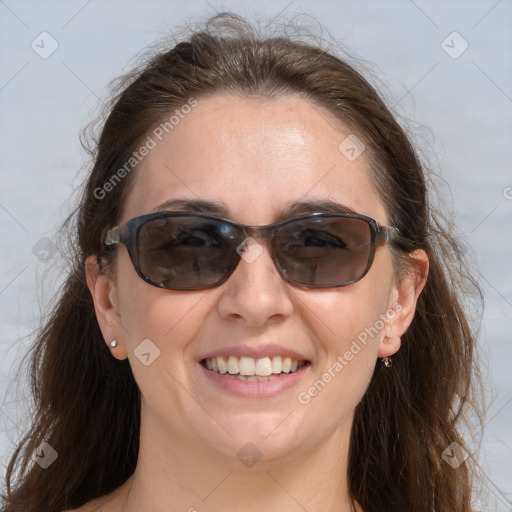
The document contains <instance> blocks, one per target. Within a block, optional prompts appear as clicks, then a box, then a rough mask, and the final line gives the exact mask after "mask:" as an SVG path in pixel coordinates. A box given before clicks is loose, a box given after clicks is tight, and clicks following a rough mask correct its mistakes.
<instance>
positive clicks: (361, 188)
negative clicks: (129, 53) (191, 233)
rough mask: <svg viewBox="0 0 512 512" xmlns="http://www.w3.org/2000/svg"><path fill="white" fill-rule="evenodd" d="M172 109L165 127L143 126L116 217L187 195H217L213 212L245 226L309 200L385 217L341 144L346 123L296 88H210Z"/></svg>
mask: <svg viewBox="0 0 512 512" xmlns="http://www.w3.org/2000/svg"><path fill="white" fill-rule="evenodd" d="M185 111H187V112H188V113H184V112H185ZM177 114H180V115H175V116H174V118H173V119H172V121H173V122H172V124H171V123H168V124H167V125H166V126H167V130H166V131H167V132H168V133H166V131H165V130H160V132H162V131H163V135H162V134H160V132H155V131H153V132H151V133H150V134H149V137H150V138H151V139H152V141H153V143H152V144H148V146H153V147H152V148H151V149H150V150H149V151H148V154H147V155H146V156H145V157H144V158H143V160H142V162H141V163H140V164H139V166H138V168H137V170H136V171H135V176H134V181H133V184H132V187H131V190H130V193H129V194H128V197H127V201H126V204H125V208H124V213H123V220H124V221H126V220H128V219H130V218H132V217H136V216H138V215H143V214H145V213H149V212H152V211H156V210H157V209H161V206H160V205H163V204H165V203H166V202H169V200H173V199H188V200H196V201H197V200H206V201H213V202H216V203H218V204H220V205H221V207H222V208H223V210H224V211H222V212H218V213H222V214H223V215H224V216H228V217H229V218H231V219H233V220H236V221H238V222H242V223H244V224H251V225H261V224H266V223H271V222H274V221H275V220H276V219H278V218H279V217H280V215H281V213H282V212H283V210H284V209H286V208H287V207H288V206H289V205H290V204H292V203H295V202H309V201H330V202H333V203H341V204H343V205H345V206H346V207H348V208H349V209H351V210H353V211H356V212H358V213H362V214H365V215H368V216H370V217H373V218H376V219H377V220H379V222H381V223H382V224H384V223H385V221H386V213H385V210H384V207H383V204H382V202H381V200H380V198H379V196H378V193H377V190H376V189H375V186H374V185H373V182H372V179H371V170H370V168H369V165H368V160H367V158H366V155H365V153H364V152H363V153H362V154H361V155H360V156H359V157H358V158H355V159H354V158H353V156H354V152H352V153H350V152H349V153H347V152H346V151H345V150H346V147H347V144H348V145H349V146H350V144H351V140H352V139H351V138H349V139H347V137H348V136H349V135H351V133H350V130H348V129H347V128H344V127H343V125H342V123H340V122H339V121H337V120H335V119H334V118H333V117H332V116H331V114H330V113H329V112H328V111H327V110H325V109H323V108H322V107H319V106H318V105H316V104H314V103H312V102H309V101H306V100H304V99H302V98H300V97H298V96H295V95H289V96H282V97H279V98H274V99H265V100H263V99H255V98H242V97H238V96H226V95H215V96H211V97H207V98H200V99H198V100H197V105H196V106H195V107H193V108H191V109H184V110H183V111H181V112H180V111H179V109H178V112H177ZM171 116H172V113H170V115H169V118H170V117H171ZM155 133H159V137H157V136H155ZM160 139H161V140H160ZM145 140H146V141H147V140H148V139H145ZM340 144H341V150H340ZM355 150H356V151H357V150H358V148H357V147H356V148H355ZM347 156H348V157H350V158H348V157H347ZM174 204H176V201H175V202H174ZM159 207H160V208H159Z"/></svg>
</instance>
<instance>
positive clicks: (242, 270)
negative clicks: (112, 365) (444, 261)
mask: <svg viewBox="0 0 512 512" xmlns="http://www.w3.org/2000/svg"><path fill="white" fill-rule="evenodd" d="M349 133H350V132H349V131H347V130H345V129H344V128H343V126H341V124H340V123H339V122H337V121H335V120H334V119H333V118H332V117H331V116H330V114H329V113H328V112H326V111H325V110H323V109H322V108H320V107H318V106H317V105H315V104H313V103H310V102H307V101H305V100H304V99H301V98H299V97H297V96H293V95H290V96H283V97H279V98H277V99H272V100H261V99H248V98H240V97H235V96H225V95H215V96H211V97H208V98H204V99H199V100H198V105H197V107H195V108H194V109H193V110H192V111H191V112H190V114H188V115H187V116H186V117H185V118H184V119H183V120H181V121H180V123H179V124H178V125H177V126H176V127H175V128H174V129H173V130H172V131H171V132H170V133H169V134H168V135H167V136H166V137H165V138H164V139H163V140H162V142H160V143H159V144H158V145H157V146H156V147H155V148H154V149H153V150H152V151H151V152H150V153H149V155H148V156H147V157H146V158H145V159H144V162H143V164H142V167H141V168H140V169H138V171H137V174H136V175H135V177H134V179H135V182H134V186H133V187H132V188H131V191H130V193H129V195H128V197H127V201H126V204H125V206H124V211H123V214H122V218H121V219H120V224H123V223H124V222H126V221H127V220H129V219H131V218H133V217H136V216H139V215H143V214H146V213H150V212H153V211H155V210H156V209H157V207H158V205H161V204H162V203H164V202H166V201H168V200H170V199H175V198H186V199H197V198H200V199H206V200H210V201H220V202H223V203H225V205H226V207H227V211H226V212H225V213H224V214H223V216H226V217H228V218H230V219H232V220H234V221H237V222H240V223H244V224H250V225H265V224H269V223H272V222H275V221H276V220H278V219H279V218H280V215H281V214H282V210H283V208H284V207H285V206H286V205H288V204H289V203H293V202H295V201H299V200H300V201H309V200H330V201H336V202H339V203H342V204H344V205H347V206H349V207H350V208H352V209H353V210H355V211H356V212H358V213H362V214H364V215H368V216H370V217H373V218H374V219H376V220H377V221H378V222H379V223H380V224H383V225H388V219H387V215H386V211H385V208H384V206H383V203H382V201H381V200H380V198H379V195H378V192H377V190H376V189H375V187H374V185H373V183H372V180H371V177H370V172H369V165H368V161H367V160H366V158H365V154H364V153H363V154H362V155H361V156H360V157H359V158H357V159H356V160H354V161H352V162H351V161H349V160H348V159H347V158H346V157H345V156H344V155H343V154H342V153H341V152H340V151H339V150H338V145H339V144H340V142H341V141H342V140H343V139H344V138H345V137H346V136H347V135H348V134H349ZM259 242H260V244H261V246H262V248H263V252H262V253H261V254H260V255H259V256H258V257H257V258H256V260H255V261H253V262H252V263H248V262H246V261H244V260H242V261H241V262H240V264H239V266H238V267H237V269H236V270H235V272H234V273H233V275H232V276H231V277H230V278H229V279H228V280H227V281H226V282H225V283H224V284H222V285H221V286H219V287H217V288H213V289H210V290H198V291H186V292H178V291H169V290H162V289H159V288H156V287H154V286H151V285H148V284H147V283H145V282H144V281H143V280H142V279H140V277H138V275H137V274H136V272H135V270H134V268H133V265H132V263H131V261H130V259H129V256H128V253H127V251H126V248H125V247H124V246H121V245H119V246H117V251H118V252H117V254H118V264H117V268H116V275H115V277H113V278H110V279H109V278H108V277H106V276H104V275H100V273H99V271H98V268H97V265H96V262H95V258H94V257H93V258H90V259H89V260H88V263H87V278H88V285H89V288H90V291H91V294H92V296H93V298H94V303H95V308H96V314H97V318H98V322H99V325H100V327H101V330H102V333H103V336H104V338H105V343H107V344H108V343H110V341H111V340H114V339H115V340H117V341H118V345H117V347H115V348H111V349H110V350H111V351H112V355H113V357H116V358H117V359H125V358H127V357H128V358H129V360H130V364H131V367H132V369H133V373H134V376H135V379H136V381H137V384H138V386H139V388H140V390H141V394H142V420H141V444H140V452H139V461H138V466H137V468H136V471H135V473H134V475H133V476H132V477H131V478H130V479H129V480H128V481H127V482H126V483H125V484H124V485H123V486H121V487H120V488H119V489H117V490H116V491H115V492H113V493H112V494H110V495H108V496H105V497H102V498H100V499H97V500H93V501H92V502H90V503H88V504H86V505H85V506H84V507H82V508H81V509H79V510H80V511H82V512H83V511H88V510H102V511H104V512H114V511H115V512H118V511H119V512H120V511H123V512H136V511H140V510H152V511H155V512H159V511H189V512H192V511H193V510H197V511H201V512H202V511H214V510H219V511H220V510H237V511H247V512H251V511H261V510H266V511H270V512H273V511H278V510H279V511H282V510H287V511H290V512H294V511H303V510H304V509H306V510H308V511H309V512H315V511H321V510H322V511H324V510H332V511H337V512H348V511H349V510H350V508H349V505H348V494H347V478H346V472H347V462H348V449H349V439H350V429H351V425H352V421H353V412H354V408H355V407H356V405H357V404H358V402H359V401H360V400H361V398H362V396H363V394H364V392H365V390H366V388H367V386H368V384H369V381H370V379H371V376H372V373H373V369H374V366H375V362H376V360H377V358H379V357H384V356H390V355H392V354H394V353H395V352H396V351H398V350H399V348H400V336H401V335H402V334H403V333H404V332H405V331H406V329H407V328H408V326H409V325H410V323H411V321H412V318H413V315H414V310H415V305H416V301H417V298H418V295H419V293H420V292H421V290H422V288H423V286H424V283H425V279H426V275H427V272H428V260H427V257H426V255H425V254H424V253H423V252H421V251H419V252H417V253H415V254H414V258H415V260H414V261H415V262H416V263H415V266H414V268H411V272H410V273H409V276H408V277H407V278H406V279H404V280H403V281H402V282H400V283H397V282H396V281H395V279H394V277H393V267H392V260H391V255H390V251H389V248H388V246H387V245H383V246H380V247H378V249H377V251H376V254H375V259H374V262H373V265H372V267H371V269H370V271H369V272H368V274H367V275H366V276H365V277H364V278H363V279H362V280H360V281H359V282H357V283H355V284H352V285H349V286H346V287H341V288H332V289H323V290H314V289H301V288H298V287H295V286H292V285H290V284H288V283H286V282H285V281H284V280H283V278H282V277H281V276H280V274H279V273H278V271H277V270H276V268H275V267H274V265H273V262H272V260H271V257H270V255H269V252H268V247H267V245H266V243H265V242H264V241H263V240H259ZM396 303H398V304H399V305H400V311H399V312H398V313H396V315H394V318H393V319H392V320H391V321H390V322H388V323H387V324H386V326H385V327H384V329H382V330H381V331H380V332H379V333H378V335H376V336H374V337H373V338H370V339H369V341H368V343H367V345H366V346H364V345H361V347H362V350H361V351H360V352H359V353H357V355H355V356H354V357H353V359H352V360H351V361H350V362H348V364H347V365H346V366H344V368H343V370H342V371H340V372H339V373H337V374H336V377H335V378H333V379H332V380H331V382H329V383H328V384H327V385H326V386H325V388H324V389H323V390H322V391H321V392H320V393H318V395H317V396H315V397H313V398H311V400H310V401H309V403H307V404H302V403H300V401H299V400H298V394H299V392H302V391H305V390H307V389H308V388H309V387H310V386H311V385H312V383H313V382H315V381H316V380H317V379H318V378H319V377H320V376H321V375H322V374H323V373H324V372H325V371H326V369H328V368H329V367H330V366H332V364H333V362H334V361H335V360H336V359H337V358H338V356H340V355H343V354H344V353H345V352H346V351H347V350H348V349H349V348H350V346H351V343H352V342H353V340H355V339H357V336H358V335H359V334H360V333H361V332H362V331H364V329H365V328H367V327H370V326H373V325H374V324H375V322H376V320H377V319H378V318H379V315H381V314H384V313H385V312H386V311H387V310H389V309H390V308H391V307H392V305H393V304H396ZM395 307H396V306H395ZM385 336H387V337H389V340H385ZM144 339H150V340H151V341H152V343H154V344H155V345H156V346H157V347H158V348H159V350H160V356H159V357H158V358H157V359H156V360H155V361H154V362H153V363H152V364H151V365H149V366H145V365H143V364H141V362H140V361H139V360H138V359H137V358H136V357H135V355H134V350H135V349H136V348H137V346H138V345H139V344H140V343H141V341H142V340H144ZM269 342H270V343H273V344H277V345H279V346H280V347H283V348H285V349H290V350H294V351H297V352H299V353H300V354H302V355H304V356H305V358H306V359H308V360H309V361H310V363H311V366H310V367H309V368H307V370H306V371H303V373H302V375H301V377H300V379H299V380H298V381H297V383H296V384H295V385H294V386H292V387H291V388H288V389H286V390H283V391H281V392H280V393H279V394H277V395H276V396H272V397H267V398H248V397H240V396H235V395H233V394H232V393H230V392H228V391H226V390H224V389H222V388H219V387H218V386H216V385H215V384H212V382H211V381H210V380H209V379H207V378H206V377H205V376H204V373H203V370H202V369H201V367H200V365H199V361H200V360H201V359H202V358H203V357H204V355H205V354H206V353H208V352H211V351H212V350H216V349H220V348H225V347H232V346H236V345H237V344H245V345H250V346H251V347H259V346H262V345H265V344H266V343H269ZM389 371H392V369H390V370H389ZM248 442H250V443H252V444H253V445H254V446H255V447H256V448H257V450H258V452H259V453H260V454H261V459H260V460H259V461H258V462H257V463H256V465H254V466H253V467H252V468H248V467H245V466H244V465H243V464H242V463H241V461H240V460H239V459H238V457H237V452H239V450H240V449H241V448H242V447H244V446H245V445H246V443H248ZM246 449H247V448H246ZM99 507H101V508H99Z"/></svg>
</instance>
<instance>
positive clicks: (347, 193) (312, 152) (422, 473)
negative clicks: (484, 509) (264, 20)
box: [3, 15, 475, 512]
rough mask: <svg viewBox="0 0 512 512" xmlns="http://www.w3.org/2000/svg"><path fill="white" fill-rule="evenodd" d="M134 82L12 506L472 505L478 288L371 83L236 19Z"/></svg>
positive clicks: (83, 225) (48, 333)
mask: <svg viewBox="0 0 512 512" xmlns="http://www.w3.org/2000/svg"><path fill="white" fill-rule="evenodd" d="M119 91H120V92H119V93H118V94H117V96H116V97H115V99H114V101H113V103H112V106H111V109H110V112H109V114H108V118H107V119H106V121H105V123H104V126H103V129H102V133H101V137H100V138H99V141H98V143H97V149H96V151H95V154H94V166H93V169H92V171H91V173H90V176H89V178H88V181H87V183H86V185H85V190H84V194H83V197H82V201H81V203H80V206H79V207H78V209H77V211H76V215H75V218H74V220H75V222H76V235H75V236H76V237H77V247H76V249H77V252H76V257H75V260H74V266H73V269H72V271H71V272H70V274H69V276H68V278H67V281H66V284H65V287H64V290H63V292H62V295H61V297H60V301H59V303H58V304H57V307H56V308H55V311H54V312H53V314H52V316H51V318H50V319H49V320H48V322H47V323H46V325H45V326H44V327H43V329H42V331H41V333H40V336H39V338H38V341H37V344H36V346H35V350H34V353H33V367H32V368H33V376H34V377H33V385H34V390H35V397H36V400H37V405H38V410H37V415H36V417H35V418H34V422H33V426H32V429H31V431H30V432H29V433H28V434H27V436H26V437H25V439H24V440H23V442H22V443H21V444H20V446H19V448H18V450H17V451H16V452H15V454H14V456H13V458H12V460H11V462H10V465H9V467H8V489H7V493H6V495H5V496H4V503H5V504H4V508H3V510H4V511H5V512H14V511H21V510H23V511H24V512H26V511H29V510H34V511H36V510H37V511H48V512H50V511H51V512H54V511H62V510H71V509H73V510H79V511H81V512H87V511H93V510H101V511H104V512H120V511H123V512H135V511H142V510H150V511H155V512H158V511H164V510H165V511H170V510H173V511H174V510H176V511H181V510H182V511H186V510H188V511H195V510H197V511H209V510H210V511H219V510H221V511H225V510H229V511H231V510H236V511H256V510H257V511H261V510H265V511H274V510H280V511H282V510H286V511H296V510H297V511H299V510H301V511H302V510H307V511H310V512H313V511H319V510H333V511H339V512H345V511H364V512H372V511H375V512H376V511H379V512H384V511H393V512H396V511H415V512H416V511H417V512H420V511H424V512H427V511H428V512H431V511H436V512H441V511H442V512H445V511H446V512H447V511H450V512H453V511H457V512H459V511H460V512H462V511H469V510H471V492H472V471H471V467H470V463H469V462H470V461H469V459H468V460H465V458H466V456H467V452H466V451H465V450H464V446H465V445H464V441H463V439H462V438H461V436H460V435H459V433H458V428H459V423H460V420H461V418H462V415H463V413H464V412H465V411H466V409H467V405H468V403H470V399H471V396H472V395H471V392H472V386H473V384H472V369H474V368H475V362H474V360H473V350H474V344H475V338H474V335H473V333H472V331H471V329H470V327H469V324H468V318H467V316H466V312H465V310H464V308H463V306H462V304H463V297H462V295H461V294H462V290H463V287H464V286H466V289H467V284H468V283H471V280H470V279H469V277H467V276H466V274H464V272H463V268H464V267H463V266H462V267H460V265H462V262H461V261H460V252H459V247H458V245H457V244H456V242H455V241H454V239H453V238H451V236H450V234H449V232H448V231H446V230H445V229H443V228H442V226H441V224H440V223H439V221H438V219H437V217H436V215H435V212H434V211H433V210H432V209H431V208H430V205H429V203H428V197H427V190H426V185H425V181H426V179H425V174H424V170H423V168H422V165H421V163H420V161H419V159H418V157H417V155H416V154H415V151H414V149H413V147H412V145H411V143H410V141H409V140H408V138H407V136H406V134H405V133H404V131H403V130H402V128H401V127H400V126H399V125H398V124H397V122H396V121H395V119H394V118H393V116H392V115H391V113H390V112H389V110H388V109H387V108H386V106H385V105H384V103H383V102H382V100H381V99H380V98H379V96H378V94H377V93H376V92H375V91H374V90H373V89H372V87H371V86H370V85H369V84H368V82H367V81H366V80H365V79H364V78H363V77H362V76H361V75H360V74H359V73H357V72H356V71H355V70H354V69H353V68H352V67H351V66H349V65H348V64H347V63H345V62H344V61H342V60H340V59H339V58H337V57H335V56H334V55H332V54H330V53H328V52H326V51H325V50H322V49H321V48H318V47H315V46H312V45H309V44H306V43H301V42H296V41H294V40H292V39H291V38H285V37H282V38H280V37H275V38H268V39H259V38H258V37H257V36H256V35H255V34H254V32H253V31H252V29H251V28H250V27H249V26H247V24H245V22H243V20H240V19H238V18H236V17H233V16H227V15H223V16H219V17H217V18H215V19H214V20H212V21H210V23H209V24H207V25H206V26H205V27H204V30H202V31H198V32H196V33H193V34H192V35H191V36H190V38H189V39H188V40H186V41H183V42H181V43H180V44H177V45H176V46H175V47H174V48H171V49H167V50H166V51H162V52H161V53H160V54H158V55H156V56H155V57H154V58H152V60H150V61H149V62H148V63H146V65H145V66H144V67H143V68H142V69H141V70H139V71H137V72H134V73H133V74H131V75H129V76H128V77H125V79H124V81H123V82H122V85H121V87H120V89H119ZM460 268H462V270H459V271H458V270H457V269H460ZM34 462H35V463H34ZM17 470H18V471H19V474H15V472H16V471H17ZM15 477H16V478H15Z"/></svg>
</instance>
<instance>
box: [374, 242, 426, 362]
mask: <svg viewBox="0 0 512 512" xmlns="http://www.w3.org/2000/svg"><path fill="white" fill-rule="evenodd" d="M409 257H410V258H411V261H412V263H411V268H410V270H409V271H408V273H407V275H406V276H405V277H404V278H402V279H401V280H400V282H396V283H395V284H394V286H393V289H392V292H391V298H390V305H389V309H388V313H387V317H388V320H387V322H386V326H385V328H384V332H383V335H384V337H383V339H382V340H381V341H380V343H379V348H378V356H379V357H387V356H392V355H393V354H395V353H396V352H398V350H399V349H400V344H401V341H400V339H401V337H402V336H403V335H404V333H405V332H406V331H407V329H408V328H409V326H410V325H411V322H412V319H413V318H414V313H415V312H416V304H417V302H418V298H419V296H420V294H421V292H422V291H423V289H424V288H425V284H426V282H427V276H428V256H427V253H426V252H425V251H424V250H422V249H418V250H417V251H414V252H413V253H411V254H410V255H409Z"/></svg>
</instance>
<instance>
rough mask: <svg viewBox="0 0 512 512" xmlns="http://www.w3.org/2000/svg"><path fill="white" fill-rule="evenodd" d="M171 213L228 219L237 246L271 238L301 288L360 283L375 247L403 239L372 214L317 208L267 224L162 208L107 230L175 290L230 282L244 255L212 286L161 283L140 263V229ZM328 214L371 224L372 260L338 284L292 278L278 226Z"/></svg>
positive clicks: (114, 241) (108, 236)
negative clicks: (279, 244)
mask: <svg viewBox="0 0 512 512" xmlns="http://www.w3.org/2000/svg"><path fill="white" fill-rule="evenodd" d="M168 217H199V218H205V219H210V220H211V219H213V220H218V221H220V222H223V223H226V224H228V225H229V226H231V227H232V228H234V230H235V232H236V233H237V234H238V235H239V240H238V242H239V243H237V247H238V246H239V245H240V244H241V243H242V242H243V241H244V240H246V239H247V238H248V237H249V236H251V237H253V238H263V239H266V240H268V242H269V246H270V252H271V255H272V259H273V261H274V264H275V266H276V267H277V269H278V270H279V273H280V274H281V275H282V276H283V278H284V279H285V281H287V282H289V283H291V284H293V285H295V286H298V287H300V288H316V289H319V288H338V287H342V286H348V285H349V284H353V283H356V282H357V281H360V280H361V279H362V278H363V277H364V276H365V275H366V274H367V273H368V271H369V270H370V267H371V266H372V263H373V259H374V256H375V249H376V248H377V247H378V246H379V245H382V244H384V243H396V242H398V240H399V237H400V232H399V230H398V229H397V228H395V227H390V226H381V225H379V223H378V222H377V221H376V220H375V219H372V218H371V217H367V216H366V215H361V214H359V213H352V212H314V213H307V214H303V215H298V216H295V217H289V218H288V219H285V220H283V221H280V222H275V223H272V224H267V225H265V226H249V225H246V224H239V223H237V222H235V221H232V220H230V219H226V218H224V217H220V216H217V215H212V214H209V213H203V212H186V211H167V210H166V211H160V212H156V213H149V214H146V215H141V216H139V217H134V218H133V219H130V220H128V221H127V222H126V223H125V224H124V225H122V226H121V225H118V226H115V227H113V228H110V229H109V230H108V231H107V234H106V237H105V245H107V246H110V245H114V244H122V245H124V246H126V248H127V250H128V254H129V256H130V259H131V261H132V264H133V266H134V268H135V271H136V272H137V274H138V275H139V277H140V278H141V279H143V280H144V281H145V282H146V283H148V284H150V285H152V286H156V287H157V288H163V289H166V290H175V291H192V290H206V289H208V288H215V287H217V286H220V285H221V284H223V283H224V282H226V281H227V280H228V279H229V277H230V276H231V275H232V274H233V272H234V271H235V269H236V268H237V267H238V265H239V263H240V259H242V257H241V255H240V254H239V253H238V251H237V253H238V258H237V260H236V262H235V263H234V265H233V268H232V269H231V270H230V271H229V272H227V273H226V275H225V276H224V277H223V278H222V279H220V280H219V281H217V282H216V283H214V284H211V285H208V286H201V287H189V288H168V287H166V286H164V285H163V284H161V283H157V282H155V281H152V280H151V279H150V278H149V277H147V276H146V275H145V274H144V272H143V271H142V269H141V268H140V263H139V248H138V236H139V232H140V229H141V228H142V226H144V224H146V223H147V222H150V221H152V220H156V219H163V218H168ZM324 217H342V218H349V219H359V220H363V221H365V222H366V223H367V224H368V225H369V226H370V233H371V249H370V254H369V256H368V261H367V264H366V267H365V268H364V270H363V272H362V273H361V274H360V275H359V276H357V278H354V279H352V280H350V281H346V282H343V283H334V284H327V285H308V284H303V283H300V282H299V281H296V280H294V279H292V278H291V277H290V276H289V275H288V272H287V270H286V269H285V268H283V267H282V266H281V263H280V261H279V258H278V256H277V255H276V254H275V246H274V243H273V242H274V240H275V238H276V232H277V231H278V229H279V228H280V227H282V226H284V225H286V224H288V223H290V222H296V221H300V220H301V219H310V218H324Z"/></svg>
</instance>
